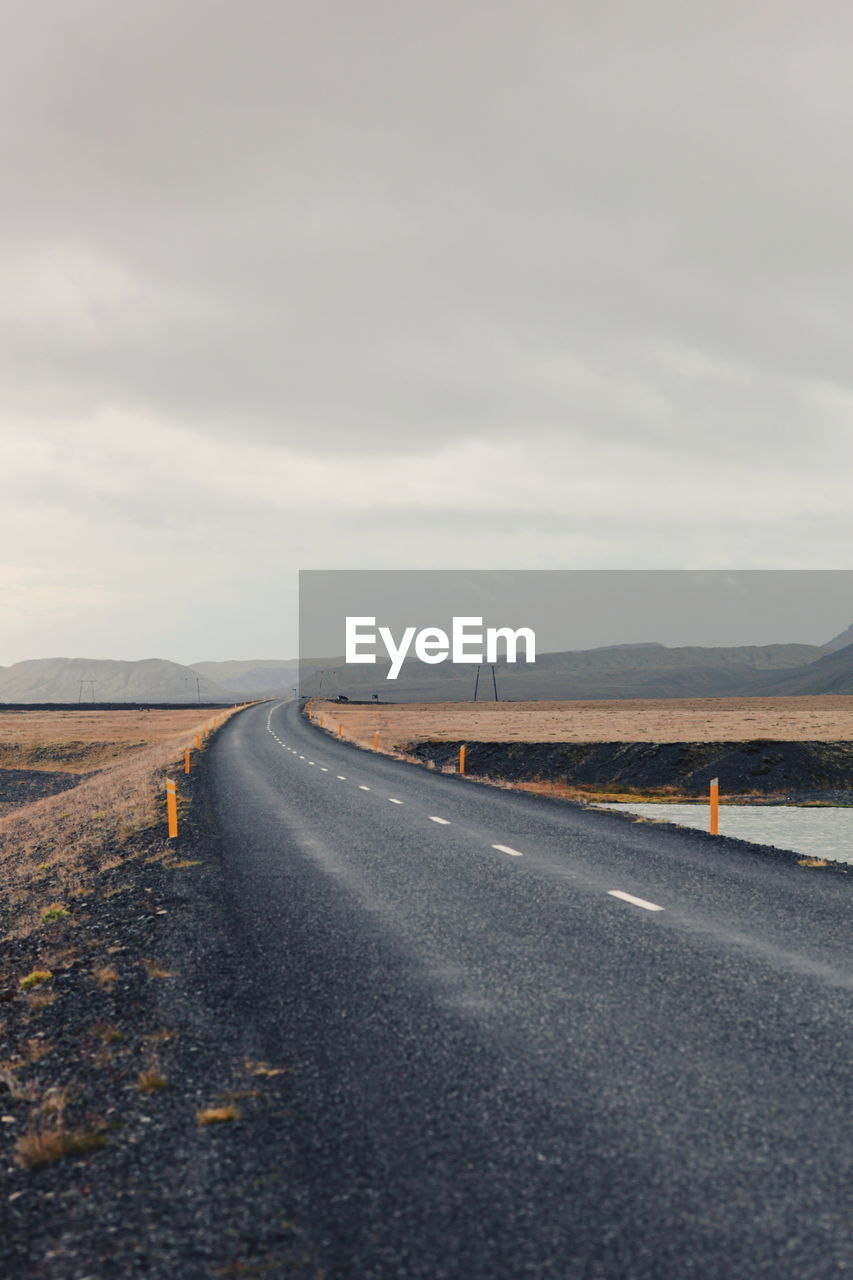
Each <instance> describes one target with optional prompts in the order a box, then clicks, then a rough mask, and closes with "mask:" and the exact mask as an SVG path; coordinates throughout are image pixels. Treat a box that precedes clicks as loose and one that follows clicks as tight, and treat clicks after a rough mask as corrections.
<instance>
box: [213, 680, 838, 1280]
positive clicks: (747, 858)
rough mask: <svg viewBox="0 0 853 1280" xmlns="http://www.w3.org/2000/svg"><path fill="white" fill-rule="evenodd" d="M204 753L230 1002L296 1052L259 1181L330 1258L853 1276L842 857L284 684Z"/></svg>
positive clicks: (271, 1045)
mask: <svg viewBox="0 0 853 1280" xmlns="http://www.w3.org/2000/svg"><path fill="white" fill-rule="evenodd" d="M210 769H211V771H212V776H213V781H214V784H215V788H216V794H217V797H218V799H217V803H218V806H219V817H220V822H221V826H222V829H223V833H224V839H225V842H226V851H227V865H228V877H229V892H230V896H231V898H232V901H233V904H234V907H233V911H234V936H235V938H236V939H238V940H239V946H240V947H241V948H242V952H243V954H244V956H246V957H248V958H249V960H248V963H249V968H250V970H251V972H252V974H253V975H254V976H253V980H252V981H251V982H250V983H248V984H247V989H246V996H245V1002H244V1004H243V1005H242V1007H241V1008H239V1009H234V1010H231V1011H230V1012H229V1016H230V1017H233V1018H242V1019H244V1020H245V1021H246V1023H247V1024H248V1023H250V1024H251V1027H252V1036H253V1039H254V1041H255V1042H256V1043H257V1042H260V1043H261V1044H262V1045H263V1049H264V1052H265V1053H266V1055H267V1057H268V1059H269V1060H270V1061H271V1062H281V1063H286V1064H287V1065H288V1066H289V1068H290V1072H291V1075H290V1089H291V1092H290V1095H289V1096H290V1116H289V1122H288V1138H287V1149H286V1150H284V1151H283V1152H282V1166H281V1168H282V1172H281V1178H282V1186H283V1188H286V1192H287V1201H288V1203H289V1204H295V1205H296V1207H297V1212H296V1219H297V1222H298V1228H299V1230H300V1231H301V1232H302V1233H303V1235H304V1239H305V1240H306V1243H307V1246H308V1247H309V1248H310V1252H311V1257H312V1258H313V1259H314V1262H315V1263H316V1264H317V1266H318V1268H322V1270H323V1271H324V1272H325V1274H326V1275H327V1276H328V1277H330V1278H331V1277H359V1278H360V1277H379V1276H382V1277H392V1276H394V1277H398V1276H399V1277H408V1276H413V1277H414V1276H416V1277H434V1278H439V1277H454V1280H455V1278H459V1280H462V1278H464V1280H475V1278H480V1277H483V1278H485V1277H488V1278H489V1280H503V1278H505V1277H506V1278H508V1277H522V1276H542V1277H565V1278H567V1280H569V1278H571V1280H575V1278H576V1277H577V1278H579V1280H580V1278H583V1280H586V1278H587V1277H606V1278H607V1280H634V1278H637V1280H639V1278H641V1277H642V1278H643V1280H668V1278H670V1277H672V1278H673V1280H675V1278H678V1280H688V1278H694V1277H702V1278H703V1280H705V1278H707V1280H723V1278H728V1277H737V1278H738V1280H741V1278H742V1280H753V1278H755V1277H773V1280H783V1278H786V1277H797V1278H798V1280H799V1278H812V1277H830V1276H832V1277H838V1276H843V1275H850V1274H853V1245H851V1191H853V1144H851V1136H850V1115H851V1101H853V1069H851V1061H853V1052H851V1051H853V1035H851V1019H850V1013H851V993H853V963H851V949H850V921H851V901H853V899H851V884H850V882H849V881H848V880H847V879H846V878H845V877H843V876H840V875H838V876H835V875H833V876H830V877H829V878H824V877H822V876H821V874H820V873H819V872H814V871H806V870H804V869H801V868H799V867H797V866H796V865H791V864H788V863H785V862H783V861H778V860H774V859H772V858H770V857H767V856H762V855H761V854H756V853H750V852H747V851H744V850H743V849H736V848H731V847H727V846H726V845H725V844H720V845H714V846H713V847H712V846H710V845H709V842H708V841H707V840H706V839H703V838H702V837H701V836H698V835H693V834H689V833H685V834H684V835H680V834H676V833H673V832H671V831H667V832H665V833H662V832H660V831H658V830H655V828H654V827H651V826H638V825H634V824H630V823H627V822H626V821H625V820H624V819H622V818H620V817H618V816H613V815H610V814H605V813H595V812H585V811H582V810H579V809H575V808H573V807H572V806H569V805H562V804H559V803H556V802H552V801H547V800H540V799H538V798H536V797H531V796H524V795H520V794H518V793H512V792H506V791H500V790H495V789H492V788H488V787H484V786H481V785H477V784H475V783H470V782H466V781H464V780H462V779H458V778H454V777H449V776H441V775H436V774H433V773H430V772H428V771H426V770H423V769H420V768H417V767H415V766H410V765H406V764H403V763H400V762H397V761H393V760H390V759H387V758H384V757H382V756H378V755H377V756H374V755H373V754H372V753H369V752H364V751H360V750H358V749H356V748H353V747H348V746H346V745H343V744H341V743H338V742H337V741H335V740H334V739H331V738H329V737H328V736H327V735H325V734H323V733H321V732H320V731H319V730H317V729H314V728H312V727H311V726H309V725H307V724H306V723H305V722H304V721H302V720H301V719H300V718H299V716H298V714H297V711H296V708H295V707H294V706H293V704H290V705H286V704H284V705H282V704H279V705H276V706H273V705H272V704H266V705H260V706H258V707H255V708H251V709H249V710H248V711H246V712H244V713H242V714H241V715H239V716H237V717H235V718H234V720H232V721H231V723H230V724H229V725H228V726H227V727H226V728H225V729H224V730H223V731H222V732H221V733H220V734H219V735H218V737H217V739H216V740H215V742H214V744H213V746H212V749H211V755H210ZM317 1274H319V1269H318V1271H317Z"/></svg>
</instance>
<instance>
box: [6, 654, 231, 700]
mask: <svg viewBox="0 0 853 1280" xmlns="http://www.w3.org/2000/svg"><path fill="white" fill-rule="evenodd" d="M196 681H198V683H196ZM93 685H94V689H93V687H92V686H93ZM78 699H79V700H81V701H82V702H188V703H191V702H197V701H201V702H224V703H227V702H230V701H232V699H233V695H232V693H231V691H230V690H228V689H226V688H224V687H223V686H222V685H221V684H217V683H216V682H215V681H213V680H209V679H207V677H205V676H203V675H201V674H200V673H199V672H197V671H194V670H193V669H192V668H191V667H184V666H181V665H180V664H179V663H177V662H168V661H166V660H165V659H163V658H146V659H143V660H142V661H140V662H113V661H110V660H107V659H98V658H35V659H32V660H30V661H28V662H16V663H15V664H14V666H11V667H3V668H0V703H2V702H77V701H78Z"/></svg>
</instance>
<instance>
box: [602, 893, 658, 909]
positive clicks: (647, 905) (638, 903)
mask: <svg viewBox="0 0 853 1280" xmlns="http://www.w3.org/2000/svg"><path fill="white" fill-rule="evenodd" d="M607 892H608V893H609V894H610V896H611V898H621V899H622V901H623V902H632V903H633V904H634V906H635V907H643V908H644V910H646V911H663V907H659V906H658V904H657V903H656V902H646V900H645V898H635V897H634V895H633V893H623V892H622V890H621V889H608V890H607Z"/></svg>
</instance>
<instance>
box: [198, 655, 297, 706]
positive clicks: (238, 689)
mask: <svg viewBox="0 0 853 1280" xmlns="http://www.w3.org/2000/svg"><path fill="white" fill-rule="evenodd" d="M298 667H299V659H298V658H284V659H282V658H255V659H251V658H248V659H246V660H245V661H243V662H194V663H193V664H192V669H193V671H197V672H198V673H199V674H200V675H203V676H206V677H207V678H208V679H209V680H215V681H216V682H217V684H220V685H222V686H224V688H226V689H230V690H231V692H232V693H239V694H245V695H246V696H249V695H251V696H252V697H253V698H258V697H264V696H266V695H275V694H281V693H290V691H291V689H292V688H293V686H294V685H295V684H296V683H297V675H298V670H297V669H298Z"/></svg>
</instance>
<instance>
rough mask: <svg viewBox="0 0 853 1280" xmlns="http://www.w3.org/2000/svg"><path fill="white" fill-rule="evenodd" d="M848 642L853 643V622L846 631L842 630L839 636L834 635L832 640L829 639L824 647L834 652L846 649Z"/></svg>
mask: <svg viewBox="0 0 853 1280" xmlns="http://www.w3.org/2000/svg"><path fill="white" fill-rule="evenodd" d="M848 644H853V622H851V623H850V626H849V627H848V628H847V630H846V631H842V632H840V633H839V634H838V635H837V636H833V638H832V639H831V640H827V642H826V644H825V645H824V646H823V647H824V649H831V650H832V652H833V653H834V652H835V650H836V649H846V648H847V646H848Z"/></svg>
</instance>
